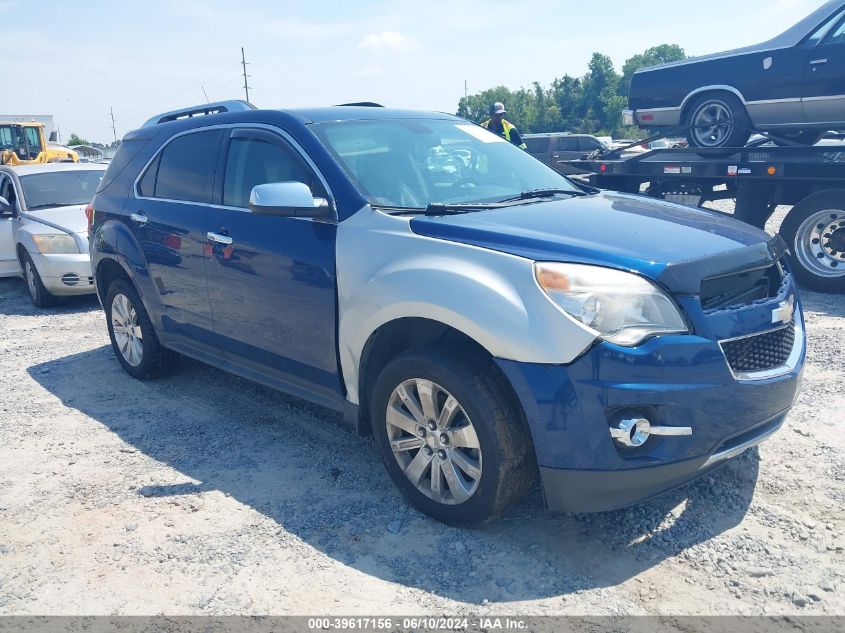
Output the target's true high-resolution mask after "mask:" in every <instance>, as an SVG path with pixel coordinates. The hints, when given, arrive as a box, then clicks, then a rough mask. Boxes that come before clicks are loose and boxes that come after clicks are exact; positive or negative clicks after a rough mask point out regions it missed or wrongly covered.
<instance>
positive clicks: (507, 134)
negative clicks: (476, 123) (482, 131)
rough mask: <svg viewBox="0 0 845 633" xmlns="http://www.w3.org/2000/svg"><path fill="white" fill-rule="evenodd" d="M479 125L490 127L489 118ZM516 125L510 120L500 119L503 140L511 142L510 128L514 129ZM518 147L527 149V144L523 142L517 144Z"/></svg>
mask: <svg viewBox="0 0 845 633" xmlns="http://www.w3.org/2000/svg"><path fill="white" fill-rule="evenodd" d="M481 127H483V128H488V129H489V127H490V119H487V120H486V121H485V122H484V123H482V124H481ZM515 129H516V126H515V125H514V124H513V123H511V122H510V121H506V120H505V119H502V130H503V131H504V133H505V140H506V141H507V142H508V143H510V142H511V130H515ZM519 149H528V146H527V145H526V144H525V143H522V145H520V146H519Z"/></svg>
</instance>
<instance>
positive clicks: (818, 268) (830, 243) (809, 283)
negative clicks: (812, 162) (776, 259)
mask: <svg viewBox="0 0 845 633" xmlns="http://www.w3.org/2000/svg"><path fill="white" fill-rule="evenodd" d="M780 234H781V236H782V237H783V239H784V241H785V242H786V243H787V245H788V246H789V263H790V265H791V268H792V271H793V273H794V275H795V277H796V278H797V279H798V282H799V283H800V284H801V285H802V286H804V287H805V288H808V289H810V290H816V291H818V292H840V293H841V292H845V189H830V190H827V191H818V192H816V193H813V194H810V195H809V196H807V197H806V198H804V199H803V200H801V201H800V202H799V203H798V204H796V205H795V206H794V207H792V209H791V210H790V211H789V213H788V214H787V216H786V219H785V220H784V221H783V225H782V226H781V228H780Z"/></svg>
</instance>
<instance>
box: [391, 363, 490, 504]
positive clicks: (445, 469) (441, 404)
mask: <svg viewBox="0 0 845 633" xmlns="http://www.w3.org/2000/svg"><path fill="white" fill-rule="evenodd" d="M386 425H387V437H388V440H389V441H390V447H391V449H392V451H393V456H394V457H395V458H396V461H397V462H398V464H399V467H400V468H401V469H402V471H403V472H404V473H405V476H406V477H407V478H408V479H409V480H410V482H411V483H412V484H413V485H414V486H416V488H417V490H419V491H420V492H421V493H423V494H424V495H426V496H427V497H429V498H430V499H433V500H434V501H437V502H438V503H443V504H446V505H457V504H460V503H464V502H465V501H467V500H468V499H469V498H470V497H472V495H473V494H474V493H475V491H476V490H477V489H478V485H479V483H480V481H481V461H482V459H481V446H480V444H479V441H478V435H477V434H476V432H475V427H473V425H472V421H471V420H470V418H469V416H468V415H467V413H466V411H465V410H464V408H463V407H462V406H461V404H460V403H459V402H458V400H457V399H456V398H455V397H454V396H453V395H452V394H451V393H449V392H448V391H447V390H446V389H444V388H443V387H441V386H440V385H438V384H437V383H434V382H432V381H430V380H425V379H422V378H412V379H410V380H406V381H404V382H402V383H401V384H400V385H398V386H397V387H396V388H395V389H394V390H393V392H392V393H391V395H390V399H389V400H388V404H387V415H386Z"/></svg>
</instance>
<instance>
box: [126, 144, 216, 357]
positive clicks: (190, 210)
mask: <svg viewBox="0 0 845 633" xmlns="http://www.w3.org/2000/svg"><path fill="white" fill-rule="evenodd" d="M223 135H224V132H223V130H222V129H212V130H200V131H196V132H190V133H188V134H183V135H181V136H177V137H175V138H174V139H173V140H172V141H170V142H169V143H168V144H167V145H165V146H164V148H163V149H162V151H161V152H160V153H159V154H158V156H156V158H155V159H154V160H153V161H152V162H151V163H150V165H149V167H148V168H147V170H146V171H145V172H144V174H143V176H142V177H141V179H140V180H139V182H138V195H137V197H135V198H132V199H130V200H129V201H128V202H127V206H126V211H125V212H126V214H127V216H128V217H127V218H126V222H127V223H128V225H129V227H130V229H131V230H132V232H133V234H134V235H135V238H136V239H137V241H138V244H139V246H140V248H141V250H142V252H143V255H144V259H145V260H146V265H147V277H148V278H147V280H146V281H147V283H149V284H150V288H149V289H148V290H147V291H146V292H145V293H144V297H145V299H146V300H147V301H148V302H151V303H155V304H156V305H153V306H148V307H151V308H152V310H153V312H155V313H156V314H157V315H159V316H160V319H161V329H162V332H163V335H164V338H169V339H170V340H172V341H175V342H179V341H182V342H185V343H188V344H193V345H195V346H196V345H200V346H203V347H211V346H212V345H213V341H212V339H213V326H212V321H211V308H210V307H209V304H208V291H207V290H206V285H205V260H206V256H207V252H206V250H207V249H206V238H205V231H204V229H205V223H206V219H207V215H208V212H209V206H208V205H209V203H210V202H211V198H212V191H213V185H214V174H215V171H216V168H217V161H218V156H219V152H220V145H221V141H222V139H223Z"/></svg>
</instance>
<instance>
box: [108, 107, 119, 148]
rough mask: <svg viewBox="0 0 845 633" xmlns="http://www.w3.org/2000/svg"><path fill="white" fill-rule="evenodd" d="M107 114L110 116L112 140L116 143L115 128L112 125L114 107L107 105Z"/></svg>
mask: <svg viewBox="0 0 845 633" xmlns="http://www.w3.org/2000/svg"><path fill="white" fill-rule="evenodd" d="M109 116H111V131H112V134H114V142H115V143H117V128H116V127H115V126H114V108H113V107H111V106H109Z"/></svg>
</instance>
